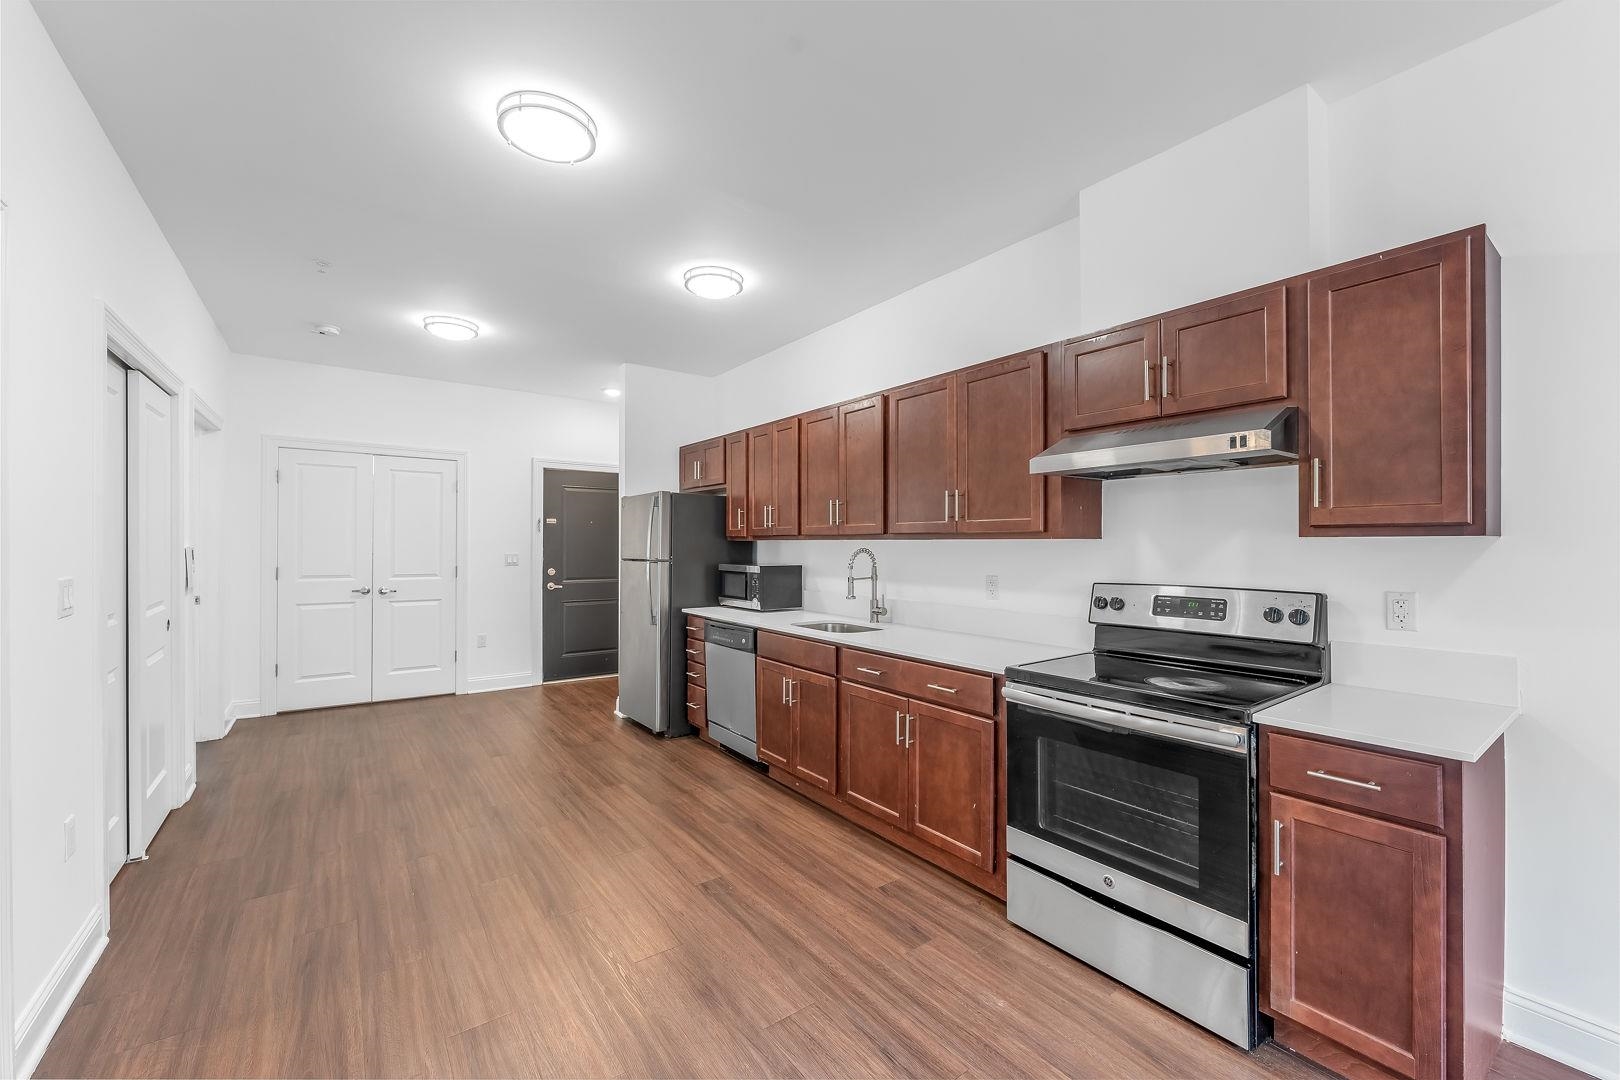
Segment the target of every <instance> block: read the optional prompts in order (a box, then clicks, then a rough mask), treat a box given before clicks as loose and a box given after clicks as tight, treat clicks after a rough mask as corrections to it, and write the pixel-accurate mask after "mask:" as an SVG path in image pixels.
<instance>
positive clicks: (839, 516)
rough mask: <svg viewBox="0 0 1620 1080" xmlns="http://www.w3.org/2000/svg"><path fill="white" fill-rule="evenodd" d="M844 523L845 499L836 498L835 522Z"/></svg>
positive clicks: (834, 508)
mask: <svg viewBox="0 0 1620 1080" xmlns="http://www.w3.org/2000/svg"><path fill="white" fill-rule="evenodd" d="M843 523H844V500H843V499H834V500H833V524H834V525H842V524H843Z"/></svg>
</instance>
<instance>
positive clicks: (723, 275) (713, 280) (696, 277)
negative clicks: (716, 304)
mask: <svg viewBox="0 0 1620 1080" xmlns="http://www.w3.org/2000/svg"><path fill="white" fill-rule="evenodd" d="M681 282H682V284H684V285H685V286H686V291H687V292H689V293H691V294H692V295H693V296H701V297H703V299H705V300H729V299H731V298H732V297H733V296H736V295H737V294H738V293H740V292H742V291H743V276H742V275H741V274H739V273H737V271H735V270H733V269H731V268H730V267H729V266H694V267H692V269H690V270H688V271H687V272H686V273H684V274H682V275H681Z"/></svg>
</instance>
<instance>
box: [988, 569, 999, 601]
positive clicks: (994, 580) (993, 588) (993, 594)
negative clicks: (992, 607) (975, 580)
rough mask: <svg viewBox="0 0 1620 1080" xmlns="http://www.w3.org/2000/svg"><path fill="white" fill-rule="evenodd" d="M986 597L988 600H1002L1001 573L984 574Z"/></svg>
mask: <svg viewBox="0 0 1620 1080" xmlns="http://www.w3.org/2000/svg"><path fill="white" fill-rule="evenodd" d="M984 598H985V599H986V600H1000V599H1001V575H1000V574H986V575H984Z"/></svg>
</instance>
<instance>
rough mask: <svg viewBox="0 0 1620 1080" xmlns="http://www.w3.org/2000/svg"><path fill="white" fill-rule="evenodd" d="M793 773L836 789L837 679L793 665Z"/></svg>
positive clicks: (819, 786)
mask: <svg viewBox="0 0 1620 1080" xmlns="http://www.w3.org/2000/svg"><path fill="white" fill-rule="evenodd" d="M792 678H793V686H792V691H791V697H792V701H793V753H792V754H791V755H790V756H789V766H790V767H791V768H792V770H793V774H794V775H795V776H797V777H798V778H799V779H801V780H804V781H805V782H807V783H811V784H814V785H815V786H816V787H818V788H821V789H822V790H823V791H827V792H837V791H838V680H837V679H834V678H833V677H832V676H830V675H820V674H817V673H816V672H814V671H805V670H803V669H802V668H794V669H793V676H792Z"/></svg>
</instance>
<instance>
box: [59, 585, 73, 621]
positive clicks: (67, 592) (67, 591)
mask: <svg viewBox="0 0 1620 1080" xmlns="http://www.w3.org/2000/svg"><path fill="white" fill-rule="evenodd" d="M72 614H73V579H72V578H70V577H65V578H57V579H56V617H57V618H58V619H65V618H67V617H68V616H69V615H72Z"/></svg>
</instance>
